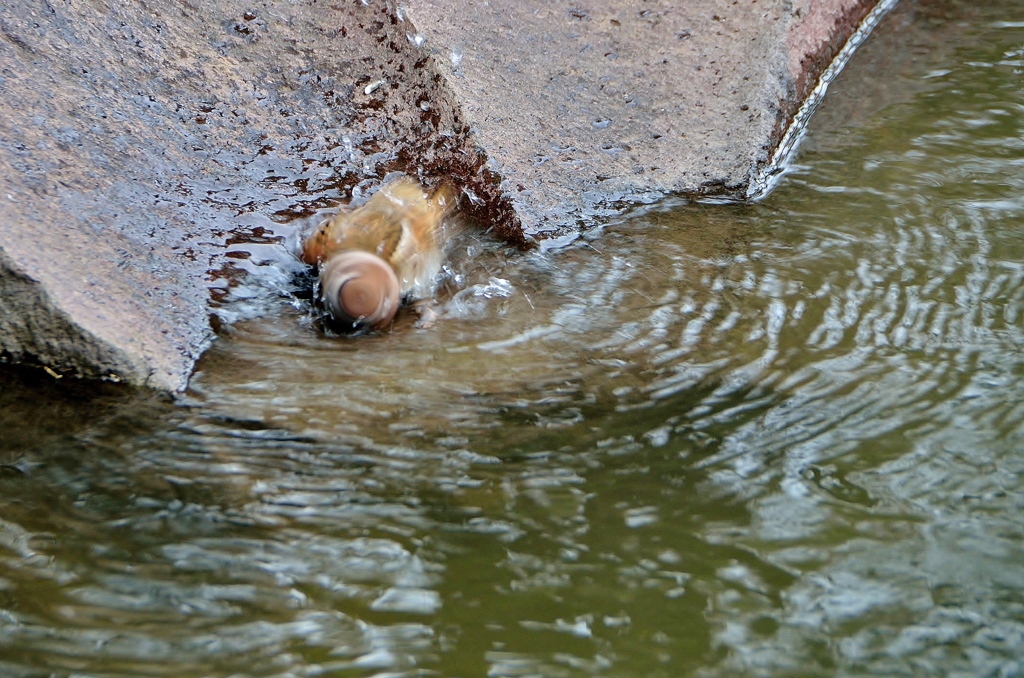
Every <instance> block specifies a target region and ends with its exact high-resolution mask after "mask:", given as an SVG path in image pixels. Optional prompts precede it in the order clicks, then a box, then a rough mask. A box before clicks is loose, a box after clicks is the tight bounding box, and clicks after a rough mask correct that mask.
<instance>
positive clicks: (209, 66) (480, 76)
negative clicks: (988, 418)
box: [0, 0, 873, 390]
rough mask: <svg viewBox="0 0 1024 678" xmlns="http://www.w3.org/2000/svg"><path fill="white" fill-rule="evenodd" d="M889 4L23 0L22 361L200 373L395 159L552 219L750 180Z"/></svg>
mask: <svg viewBox="0 0 1024 678" xmlns="http://www.w3.org/2000/svg"><path fill="white" fill-rule="evenodd" d="M872 5H873V0H815V1H813V2H812V1H811V0H736V1H735V2H733V1H732V0H714V1H711V2H693V3H676V2H670V1H669V0H645V1H644V2H641V3H626V2H619V1H616V0H610V1H608V2H597V1H596V0H592V1H589V2H564V1H559V0H556V1H554V2H551V1H550V0H545V1H542V0H518V1H517V2H486V1H484V0H465V1H463V2H447V1H446V2H441V1H440V0H408V2H406V3H405V4H403V5H401V6H397V7H395V6H392V5H391V4H390V3H385V2H384V0H339V1H338V2H336V3H334V4H330V3H322V2H319V1H318V0H264V1H262V2H247V1H242V0H167V1H166V2H162V3H152V2H150V1H149V0H121V1H116V2H115V1H114V0H66V1H64V2H59V3H57V2H51V1H50V0H11V2H8V3H5V4H4V5H3V6H2V7H0V93H2V96H0V358H3V359H7V360H30V361H34V362H37V363H41V364H42V365H44V366H46V367H48V368H50V369H51V370H52V371H54V372H57V373H72V374H79V375H82V376H87V377H104V378H108V379H113V380H123V381H129V382H131V383H136V384H143V385H148V386H152V387H155V388H160V389H170V390H180V389H183V388H184V387H185V386H186V384H187V380H188V376H189V374H190V372H191V369H192V366H193V364H194V362H195V360H196V359H197V358H198V356H199V355H200V354H201V352H202V351H203V350H204V348H205V347H206V346H207V345H208V343H209V342H210V341H211V340H212V337H213V333H212V331H211V325H210V320H209V312H210V308H209V305H210V300H211V298H212V299H213V300H214V302H216V300H217V299H218V298H219V297H220V296H222V295H223V294H224V293H225V292H226V291H227V290H228V289H229V288H230V287H231V286H233V285H235V284H237V283H238V281H239V280H241V279H243V278H244V275H242V274H241V273H240V271H245V270H246V269H248V270H253V269H254V267H256V266H260V265H261V262H260V261H259V260H258V258H256V257H254V256H253V254H252V253H253V252H254V251H256V250H257V249H259V248H260V247H263V248H268V247H269V248H277V249H278V250H280V249H281V248H282V246H283V245H282V244H281V243H280V242H279V240H280V239H279V238H277V237H276V236H275V233H280V232H282V231H285V230H288V229H287V228H285V227H283V226H282V224H285V223H287V222H288V221H289V220H291V219H294V218H296V217H300V216H303V215H309V214H311V213H313V212H314V211H315V210H317V209H319V208H322V207H325V206H329V205H332V204H337V203H339V202H349V201H357V202H358V201H360V200H362V199H365V197H366V196H367V195H368V194H369V193H370V192H372V190H374V189H375V187H376V186H378V185H379V184H380V183H381V181H383V180H385V179H386V178H387V177H388V176H389V175H391V174H393V173H395V172H405V173H410V174H415V175H418V176H419V177H420V179H421V180H422V181H424V182H426V183H428V184H436V183H437V182H439V181H442V180H446V179H447V180H451V181H454V182H455V183H456V184H457V185H459V186H460V187H463V188H464V189H465V192H464V195H465V198H466V199H465V200H464V207H465V211H466V213H467V215H468V216H469V217H470V218H472V219H475V220H477V221H479V222H481V223H482V224H483V225H485V226H487V227H490V228H492V229H494V230H495V232H497V233H498V234H499V235H500V236H502V237H505V238H508V239H511V240H520V241H524V242H525V241H526V240H527V239H529V238H531V237H535V238H542V237H550V236H553V235H557V234H560V233H563V232H565V231H566V230H570V231H571V230H572V229H574V228H577V227H578V226H579V225H580V224H584V225H585V224H587V223H588V222H590V221H592V220H594V219H599V218H601V217H603V216H607V215H608V214H613V213H616V212H618V211H619V210H621V209H623V208H624V207H626V206H628V205H630V204H633V203H635V202H638V201H639V202H643V201H649V200H653V199H656V198H657V197H659V196H661V195H665V194H667V193H678V192H696V193H725V194H728V195H731V196H743V195H746V194H747V193H748V192H749V191H750V190H751V186H753V185H754V183H755V178H756V176H757V174H758V172H759V171H760V170H762V169H763V168H764V167H765V165H766V164H767V163H768V162H769V160H770V157H771V153H772V151H773V149H774V148H775V146H776V145H777V144H778V142H779V139H780V138H781V137H782V134H783V132H784V131H785V129H786V127H787V125H788V123H789V120H790V119H791V118H792V115H793V112H794V111H795V110H796V108H797V107H798V106H799V104H800V103H801V101H802V100H803V98H804V97H805V96H806V95H807V93H808V92H809V91H810V89H811V88H812V87H813V85H814V82H815V80H816V78H817V76H818V73H819V72H820V71H821V69H822V68H823V67H824V65H825V64H827V63H828V62H829V61H830V60H831V58H832V57H833V55H834V54H835V53H836V52H837V51H838V49H839V47H840V46H841V45H842V44H843V43H844V42H845V40H846V39H847V37H848V36H849V35H850V33H851V31H852V30H853V27H854V26H855V25H856V24H857V22H858V21H860V19H861V18H862V17H863V16H864V15H865V13H866V12H867V11H868V10H869V9H870V7H871V6H872Z"/></svg>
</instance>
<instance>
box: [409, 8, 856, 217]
mask: <svg viewBox="0 0 1024 678" xmlns="http://www.w3.org/2000/svg"><path fill="white" fill-rule="evenodd" d="M875 4H876V2H875V1H874V0H701V1H697V2H678V1H677V0H644V1H643V2H631V1H626V0H570V1H566V0H563V1H556V2H551V1H550V0H517V1H516V2H495V1H493V0H465V1H464V2H459V3H453V2H449V1H447V0H408V2H407V6H408V16H409V17H410V18H411V19H412V21H413V23H414V24H415V25H416V28H417V29H418V30H419V32H420V35H421V36H422V39H423V40H424V44H425V45H426V46H427V48H428V49H429V50H430V52H431V54H432V55H433V56H434V57H435V59H436V63H437V64H438V68H439V69H440V70H441V71H442V73H443V74H444V76H445V78H446V80H447V82H448V83H449V86H450V87H451V88H452V90H453V91H454V93H455V98H456V100H457V101H458V102H459V105H460V106H461V107H462V110H463V112H464V114H465V116H466V119H467V122H468V124H469V125H470V126H471V128H472V130H473V140H474V141H475V142H476V143H477V144H479V145H480V147H481V148H482V149H483V151H484V152H485V154H486V155H487V158H488V163H489V166H490V167H491V168H492V169H493V170H494V171H495V172H496V173H497V174H498V175H500V176H501V178H502V191H503V194H504V195H506V196H507V197H508V198H509V199H510V200H511V201H512V203H513V204H514V205H515V209H516V213H517V214H518V215H519V217H520V219H521V220H522V223H523V226H524V228H525V229H526V230H527V231H528V232H530V233H532V234H545V233H548V234H550V233H552V232H557V231H560V230H563V229H564V227H565V225H566V224H567V223H573V222H583V223H584V224H585V223H587V222H588V221H590V220H591V218H592V217H595V216H597V217H599V216H602V215H607V214H609V213H614V212H617V211H618V210H619V209H621V207H623V206H624V205H628V204H631V203H635V202H637V201H648V200H651V199H655V198H657V197H660V196H663V195H665V194H669V193H698V194H699V193H703V194H707V193H712V194H727V195H731V196H734V197H745V196H747V195H749V194H750V193H751V192H752V187H753V185H754V184H755V182H756V178H757V175H758V172H759V171H761V170H763V168H764V167H765V166H766V165H767V164H768V163H769V161H770V159H771V155H772V152H773V150H774V149H775V147H776V145H777V144H778V142H779V140H780V138H781V136H782V134H783V132H784V131H785V129H786V127H787V126H788V124H789V122H790V120H791V119H792V117H793V114H794V112H795V111H796V109H797V107H798V106H799V105H800V104H801V103H802V102H803V100H804V99H805V98H806V96H807V95H808V93H809V92H810V90H811V89H812V88H813V86H814V85H815V83H816V81H817V78H818V76H819V75H820V74H821V72H822V71H823V70H824V68H825V67H826V66H827V65H828V63H829V62H830V61H831V60H832V58H833V57H834V56H835V55H836V54H837V52H838V51H839V49H840V48H841V47H842V46H843V44H844V43H845V42H846V40H847V39H848V38H849V37H850V35H851V34H852V33H853V31H854V30H855V28H856V26H857V25H858V24H859V22H860V21H861V20H862V19H863V18H864V17H865V16H866V15H867V13H868V12H869V11H870V10H871V9H872V8H873V7H874V6H875Z"/></svg>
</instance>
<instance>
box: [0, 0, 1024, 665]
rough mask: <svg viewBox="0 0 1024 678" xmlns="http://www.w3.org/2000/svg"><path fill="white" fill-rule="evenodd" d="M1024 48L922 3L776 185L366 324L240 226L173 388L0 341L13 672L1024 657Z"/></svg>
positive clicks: (851, 77) (1023, 24) (586, 243)
mask: <svg viewBox="0 0 1024 678" xmlns="http://www.w3.org/2000/svg"><path fill="white" fill-rule="evenodd" d="M880 74H884V75H885V77H881V78H880V77H879V75H880ZM1022 74H1024V14H1022V12H1021V8H1020V6H1019V3H1016V2H1010V1H1008V0H1003V1H1001V2H991V3H987V4H986V6H985V7H971V6H967V5H961V4H959V3H956V2H940V1H935V2H930V1H929V2H925V1H921V2H911V1H906V2H904V3H902V4H901V5H900V6H899V7H898V8H897V10H896V11H895V12H893V13H892V14H891V15H890V16H889V17H887V18H886V20H885V21H884V22H883V24H882V25H881V27H880V28H879V29H878V31H877V32H876V34H875V35H874V36H873V37H872V38H871V40H869V41H868V43H867V44H866V45H865V47H864V48H863V49H862V50H861V52H859V53H858V54H857V55H856V56H855V57H854V59H853V61H852V62H851V64H850V66H849V68H848V69H847V71H846V72H845V73H844V74H843V75H842V76H841V77H840V78H839V80H838V81H837V82H836V83H835V84H834V85H833V87H832V89H831V90H830V93H829V95H828V98H827V99H826V103H825V105H824V106H823V108H822V110H820V111H819V112H818V114H817V115H816V117H815V118H814V120H813V121H812V126H811V129H810V130H809V133H808V136H807V138H806V140H805V142H804V144H803V146H802V147H801V149H800V151H799V153H798V155H797V157H796V159H795V164H794V165H793V166H792V167H791V168H790V170H789V172H788V174H787V175H786V176H785V177H784V178H783V179H782V181H781V182H780V183H779V186H778V188H777V189H776V191H775V192H774V193H773V194H772V195H771V196H769V198H768V199H766V200H764V201H763V202H761V203H758V204H754V205H702V204H685V203H683V202H681V201H677V202H673V203H666V204H663V205H659V206H657V207H656V208H654V209H651V210H648V211H646V212H642V213H638V214H635V215H633V216H632V217H630V218H628V219H624V220H622V221H620V222H618V223H615V224H610V225H609V226H608V227H607V228H604V229H602V230H600V231H597V232H592V233H589V234H587V236H586V237H584V238H582V239H581V240H580V241H579V242H577V243H575V244H574V245H573V246H571V247H569V248H566V249H562V250H559V251H549V252H538V251H535V252H531V253H521V252H518V251H514V250H506V249H504V248H503V247H502V246H500V245H499V244H497V243H495V242H492V241H489V240H487V239H486V238H485V237H466V238H464V239H463V240H462V241H460V245H459V248H458V249H457V251H456V252H455V253H454V255H453V260H452V269H451V273H450V275H449V277H448V279H447V280H446V283H445V289H444V290H443V292H442V294H441V295H440V299H439V308H438V310H439V317H438V319H437V321H436V322H435V323H434V325H433V326H432V327H429V328H426V329H423V328H418V327H416V326H415V317H412V316H406V317H404V318H403V319H402V320H400V322H399V323H398V325H397V326H396V328H395V329H394V331H392V332H390V333H387V334H381V335H375V336H368V337H360V338H357V339H350V338H345V337H329V336H325V335H324V334H323V333H321V332H319V331H318V330H317V328H316V326H315V323H314V322H313V319H312V316H311V313H310V309H309V307H308V305H307V303H306V302H305V301H304V300H303V299H302V298H297V297H296V296H294V294H293V292H295V290H294V289H293V288H292V282H291V280H292V279H291V278H290V275H291V270H292V269H291V268H290V267H289V266H287V265H285V264H283V263H281V262H282V261H284V260H283V259H282V256H281V253H282V252H283V249H281V247H280V246H277V245H263V246H261V247H262V249H260V248H256V247H255V246H252V244H251V243H250V244H249V246H250V249H252V250H253V251H254V252H260V253H261V254H260V255H259V256H253V257H250V258H249V259H248V260H246V261H247V264H246V265H248V266H249V267H250V270H252V271H254V272H255V273H256V275H255V276H253V277H254V279H256V280H257V281H260V280H261V281H262V282H257V283H255V284H254V285H255V286H253V287H250V288H248V289H249V290H250V291H252V290H258V289H260V288H259V285H263V286H264V289H265V288H270V289H274V290H276V291H277V292H278V293H279V294H277V296H273V295H271V296H273V299H272V301H270V302H260V303H263V304H267V303H269V305H270V308H269V309H268V308H264V311H267V314H266V315H265V316H264V317H261V318H259V319H256V320H245V321H239V322H237V323H235V324H234V325H232V326H230V327H228V328H226V329H225V330H224V332H223V335H222V337H221V339H220V340H219V341H218V342H217V343H216V344H215V346H214V348H213V349H212V350H211V351H210V353H209V355H208V356H206V357H205V358H204V360H203V361H202V363H201V364H200V368H199V369H200V371H199V373H198V374H197V375H196V377H195V379H194V380H193V388H192V391H191V392H190V393H189V394H188V396H187V397H186V398H184V399H181V400H179V401H177V402H172V401H170V400H168V399H165V398H162V397H159V396H155V395H151V394H145V393H132V392H128V391H125V390H122V389H118V388H113V387H110V388H104V389H102V392H100V393H95V392H94V388H93V387H86V386H84V385H76V384H74V382H72V384H71V385H70V386H67V385H65V384H62V383H59V382H48V381H44V380H43V378H42V377H41V376H40V375H36V374H33V373H25V372H13V371H8V372H2V373H0V394H2V395H0V426H2V427H3V430H4V438H3V441H2V442H0V463H2V464H4V465H3V466H0V674H2V675H5V676H7V675H10V676H44V675H58V676H72V675H74V676H104V677H106V676H168V677H175V678H180V677H188V676H196V677H199V676H225V677H227V676H320V675H330V676H352V677H356V676H367V677H368V676H431V675H437V676H445V677H452V678H454V677H456V676H462V677H469V676H495V677H505V676H508V677H512V676H544V677H549V676H551V677H561V676H567V677H577V676H589V675H602V676H622V677H639V676H651V677H655V676H665V677H676V676H686V675H694V676H745V675H749V676H792V675H806V676H833V675H851V676H852V675H858V676H860V675H879V676H893V675H908V676H912V675H965V676H967V675H969V676H1016V675H1024V651H1022V650H1021V649H1020V648H1021V647H1024V519H1022V518H1021V516H1022V510H1024V455H1022V453H1021V448H1022V443H1024V355H1022V351H1021V347H1022V346H1024V229H1022V224H1024V78H1022ZM281 228H282V231H287V228H288V227H287V226H282V227H281ZM275 248H276V250H275ZM261 257H263V259H261ZM261 260H265V261H266V262H267V263H266V265H265V266H262V267H261V266H259V264H260V263H261ZM261 268H263V269H266V270H263V271H261V270H259V269H261ZM246 289H247V288H246V287H245V286H242V287H241V288H239V289H238V290H236V292H235V293H234V294H235V296H234V299H235V300H234V301H229V302H227V306H225V307H224V309H222V313H224V314H225V316H226V317H229V316H231V314H232V313H237V314H238V315H245V314H246V313H247V312H248V311H246V310H245V309H246V308H248V307H246V304H253V303H256V302H255V301H245V300H241V299H240V297H244V296H245V292H246ZM257 296H259V295H257ZM262 296H263V297H266V296H267V295H266V294H265V293H264V294H263V295H262ZM232 304H234V306H232ZM232 309H233V310H232ZM250 310H251V309H250ZM47 379H48V378H47Z"/></svg>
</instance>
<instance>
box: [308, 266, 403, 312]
mask: <svg viewBox="0 0 1024 678" xmlns="http://www.w3.org/2000/svg"><path fill="white" fill-rule="evenodd" d="M320 289H321V292H320V294H321V298H322V300H323V302H324V305H325V306H326V307H327V310H328V311H330V313H331V316H333V317H334V319H335V320H336V321H338V322H340V323H343V324H346V325H351V326H352V327H353V328H357V327H371V328H379V327H383V326H385V325H387V324H388V323H389V322H391V320H392V318H394V317H395V312H396V311H397V310H398V302H399V287H398V277H397V276H395V272H394V271H393V270H392V268H391V266H389V265H388V264H387V262H385V261H384V260H383V259H381V258H380V257H378V256H376V255H374V254H370V253H369V252H363V251H361V250H345V251H343V252H339V253H337V254H335V255H334V256H332V257H331V258H330V259H328V260H327V262H326V263H325V264H324V265H323V268H321V270H320Z"/></svg>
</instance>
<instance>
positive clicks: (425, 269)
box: [301, 177, 455, 330]
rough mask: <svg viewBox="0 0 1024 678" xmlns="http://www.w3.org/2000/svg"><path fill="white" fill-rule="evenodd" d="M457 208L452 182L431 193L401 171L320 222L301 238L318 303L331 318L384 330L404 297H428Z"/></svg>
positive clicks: (347, 325) (350, 326)
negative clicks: (316, 282) (314, 269)
mask: <svg viewBox="0 0 1024 678" xmlns="http://www.w3.org/2000/svg"><path fill="white" fill-rule="evenodd" d="M454 206H455V196H454V191H453V190H452V188H451V186H450V185H449V184H442V185H441V186H440V187H439V188H437V189H435V190H434V191H433V192H428V191H427V190H425V189H424V188H423V187H422V186H421V185H420V184H419V182H417V181H416V180H415V179H411V178H409V177H403V178H401V179H398V180H395V181H393V182H391V183H389V184H387V185H385V186H383V187H381V188H380V190H378V191H377V192H376V193H374V194H373V196H371V197H370V199H369V200H367V201H366V203H365V204H363V205H362V206H360V207H357V208H355V209H351V210H343V211H341V212H339V213H338V214H337V215H335V216H334V217H333V218H331V219H328V220H326V221H324V222H323V223H322V224H320V226H319V227H317V228H316V229H315V230H314V231H313V233H312V234H311V235H310V236H309V237H308V238H306V239H305V241H304V242H303V246H302V254H301V259H302V261H303V262H305V263H306V264H309V265H311V266H313V265H315V266H318V267H319V272H320V273H319V275H320V301H321V302H322V303H323V305H324V307H326V309H327V310H328V312H329V313H330V315H331V317H332V318H333V319H334V321H335V322H336V323H337V324H338V325H341V326H342V327H345V328H348V329H352V330H358V329H363V328H366V329H381V328H383V327H386V326H387V325H388V324H389V323H391V321H392V320H393V319H394V317H395V313H396V312H397V311H398V308H399V306H400V305H401V304H402V303H403V302H414V301H417V300H422V299H425V298H427V297H429V296H430V295H431V294H432V293H433V288H434V285H435V283H436V279H437V276H438V273H439V272H440V270H441V266H442V263H443V262H442V245H443V239H444V238H443V236H444V233H443V231H444V221H445V218H446V216H447V215H448V214H449V213H450V211H451V210H452V209H453V208H454Z"/></svg>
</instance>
